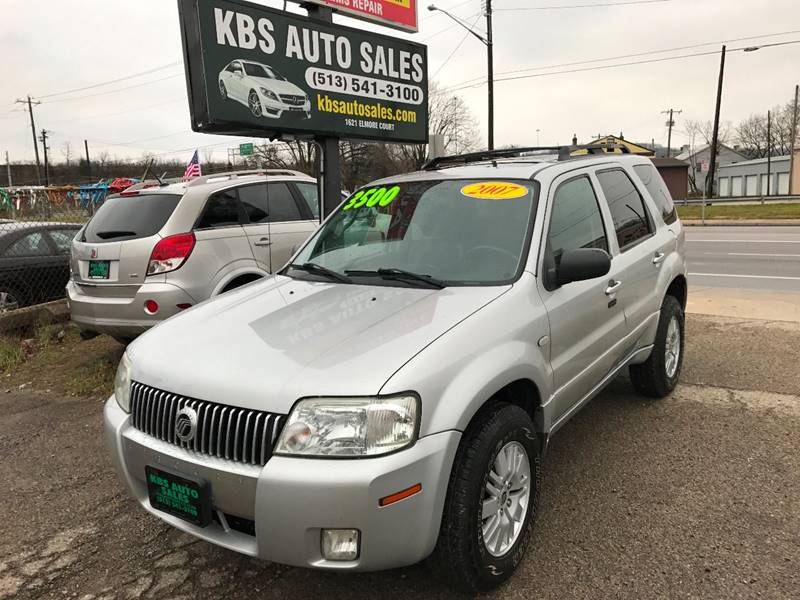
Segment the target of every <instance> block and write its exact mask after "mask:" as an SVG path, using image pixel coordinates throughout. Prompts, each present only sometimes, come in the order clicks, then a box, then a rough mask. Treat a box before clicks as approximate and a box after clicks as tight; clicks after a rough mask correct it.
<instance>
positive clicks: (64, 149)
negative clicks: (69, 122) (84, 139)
mask: <svg viewBox="0 0 800 600" xmlns="http://www.w3.org/2000/svg"><path fill="white" fill-rule="evenodd" d="M61 154H62V156H63V157H64V161H65V162H66V163H67V168H69V167H70V166H72V147H71V146H70V143H69V142H64V143H63V144H61Z"/></svg>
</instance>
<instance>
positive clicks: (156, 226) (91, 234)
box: [83, 194, 181, 244]
mask: <svg viewBox="0 0 800 600" xmlns="http://www.w3.org/2000/svg"><path fill="white" fill-rule="evenodd" d="M180 199H181V196H179V195H177V194H137V195H135V196H111V197H110V198H108V199H107V200H106V201H105V202H104V203H103V206H101V207H100V208H99V209H98V210H97V212H96V213H95V215H94V217H92V220H91V221H89V223H88V225H86V229H85V230H84V233H83V238H84V239H83V241H84V242H89V243H90V244H96V243H99V242H112V241H114V242H118V241H122V240H134V239H138V238H143V237H150V236H151V235H155V234H156V233H157V232H158V231H159V230H160V229H161V228H162V227H163V226H164V224H165V223H166V222H167V219H169V217H170V215H172V212H173V211H174V210H175V207H176V206H178V202H179V201H180Z"/></svg>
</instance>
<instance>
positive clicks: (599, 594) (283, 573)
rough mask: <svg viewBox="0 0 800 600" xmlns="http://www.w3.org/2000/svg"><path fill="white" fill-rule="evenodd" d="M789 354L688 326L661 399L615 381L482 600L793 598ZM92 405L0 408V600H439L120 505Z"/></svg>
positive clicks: (387, 576) (34, 401)
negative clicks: (517, 556)
mask: <svg viewBox="0 0 800 600" xmlns="http://www.w3.org/2000/svg"><path fill="white" fill-rule="evenodd" d="M797 348H800V326H798V325H793V324H786V323H772V322H756V321H749V322H748V321H739V320H735V319H721V318H711V317H701V316H690V317H689V318H688V343H687V355H686V363H685V370H684V377H683V385H682V386H681V387H679V389H678V390H677V391H676V393H675V394H674V395H673V396H672V397H671V398H668V399H666V400H664V401H660V402H647V401H644V400H643V399H641V398H639V397H637V396H636V395H635V394H634V393H633V391H632V388H631V386H630V384H629V382H628V381H627V380H626V379H624V378H619V379H618V380H617V381H616V382H614V383H613V384H612V386H610V387H609V388H608V389H607V390H606V391H605V392H604V393H603V394H602V395H601V396H600V397H598V398H597V399H596V400H595V401H593V402H592V403H591V404H590V405H589V406H588V407H587V408H586V409H585V410H584V411H582V412H581V413H580V414H579V415H578V416H577V417H576V418H575V419H573V420H572V421H571V422H570V423H569V424H568V425H567V426H565V427H564V428H563V429H562V430H561V431H560V432H559V433H558V435H557V436H556V438H555V439H554V442H553V445H552V448H551V452H550V454H549V455H548V458H547V460H546V463H545V487H544V490H543V494H542V503H541V510H540V514H539V520H538V523H537V525H536V527H535V530H534V540H533V544H532V546H531V549H530V552H529V554H528V556H527V558H526V560H525V561H524V563H523V564H522V565H521V566H520V569H519V571H518V572H517V574H516V576H515V577H514V578H513V579H512V580H511V582H510V583H509V584H508V585H507V586H506V587H504V588H502V589H501V590H499V591H497V592H495V593H494V594H492V595H489V596H488V597H496V598H611V597H614V598H653V597H675V598H679V597H680V598H682V597H686V598H688V597H694V598H698V597H702V598H750V597H752V598H756V597H761V598H797V597H798V596H800V575H798V573H799V572H800V442H798V435H797V432H798V431H800V370H798V368H797V354H798V351H797ZM0 391H2V390H0ZM101 407H102V401H101V400H98V399H86V398H82V397H67V396H64V397H61V396H56V395H54V394H53V393H52V392H50V393H47V392H44V391H36V390H30V389H24V390H18V389H16V388H14V389H13V391H9V392H7V393H3V394H0V415H1V416H2V419H0V452H1V453H2V456H3V459H2V461H1V462H0V481H3V482H5V484H6V487H7V490H6V493H4V494H3V497H2V500H0V508H2V510H1V511H0V514H2V519H0V598H6V597H9V598H10V597H15V598H64V597H76V598H136V597H156V598H219V597H224V598H253V597H263V598H281V599H282V600H291V599H294V598H307V597H313V596H317V597H321V598H340V597H341V598H352V597H353V596H362V597H380V598H382V599H386V598H395V597H397V598H401V597H402V598H409V597H411V596H419V597H424V598H447V597H451V596H452V595H451V594H450V593H449V592H448V590H447V588H446V587H445V586H444V585H443V584H442V583H440V582H438V581H437V580H436V578H435V574H431V573H429V572H428V570H427V569H426V568H425V567H424V566H416V567H412V568H408V569H400V570H395V571H390V572H385V573H375V574H364V575H334V574H327V573H319V572H313V571H308V570H304V569H296V568H291V567H285V566H280V565H274V564H268V563H261V562H258V561H255V560H251V559H248V558H245V557H241V556H239V555H236V554H234V553H232V552H228V551H225V550H221V549H219V548H216V547H215V546H212V545H210V544H206V543H204V542H199V541H195V540H194V539H193V538H191V537H190V536H188V535H185V534H182V533H178V532H177V531H175V530H173V529H171V528H169V527H167V526H165V525H163V524H162V523H161V522H160V521H159V520H157V519H156V518H154V517H151V516H149V515H148V514H146V513H145V512H144V511H143V510H141V509H139V507H138V506H136V505H135V504H134V502H133V501H132V500H129V499H128V497H127V496H126V495H124V494H123V492H122V488H121V486H120V485H119V484H118V482H117V479H116V476H115V475H114V474H113V472H112V470H111V467H110V465H109V461H108V460H107V458H106V452H105V448H104V447H103V443H102V435H101V421H102V417H101Z"/></svg>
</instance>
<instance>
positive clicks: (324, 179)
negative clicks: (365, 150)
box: [306, 4, 342, 222]
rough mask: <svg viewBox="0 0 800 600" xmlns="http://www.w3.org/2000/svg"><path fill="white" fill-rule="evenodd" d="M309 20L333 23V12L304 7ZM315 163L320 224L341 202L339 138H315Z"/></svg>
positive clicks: (328, 9) (313, 6)
mask: <svg viewBox="0 0 800 600" xmlns="http://www.w3.org/2000/svg"><path fill="white" fill-rule="evenodd" d="M306 9H307V10H308V16H309V18H311V19H313V20H316V21H319V22H321V23H328V24H331V23H333V10H332V9H331V8H329V7H327V6H319V5H316V4H311V5H306ZM314 141H315V142H316V146H317V152H316V157H315V162H316V163H317V171H318V172H319V175H320V176H319V180H321V181H320V182H319V183H318V184H317V185H318V187H319V199H320V209H321V210H320V222H322V220H323V219H324V218H325V217H327V216H328V215H329V214H331V213H332V212H333V211H334V210H336V207H337V206H339V204H340V203H341V201H342V168H341V160H340V157H339V138H338V137H332V136H323V135H320V136H316V137H315V138H314Z"/></svg>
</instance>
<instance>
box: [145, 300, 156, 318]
mask: <svg viewBox="0 0 800 600" xmlns="http://www.w3.org/2000/svg"><path fill="white" fill-rule="evenodd" d="M144 312H146V313H147V314H148V315H154V314H156V313H157V312H158V302H156V301H155V300H145V303H144Z"/></svg>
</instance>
